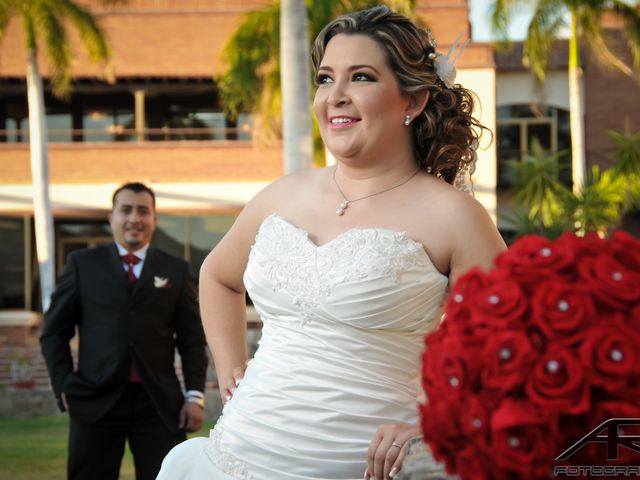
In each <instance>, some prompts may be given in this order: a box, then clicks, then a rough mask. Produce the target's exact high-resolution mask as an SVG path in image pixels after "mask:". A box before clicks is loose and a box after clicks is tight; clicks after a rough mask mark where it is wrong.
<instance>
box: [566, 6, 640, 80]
mask: <svg viewBox="0 0 640 480" xmlns="http://www.w3.org/2000/svg"><path fill="white" fill-rule="evenodd" d="M601 13H602V10H595V9H592V8H582V9H580V10H579V13H578V24H579V25H580V36H581V37H582V39H583V40H585V41H586V42H587V43H588V44H589V46H590V47H591V52H592V53H593V55H594V56H595V58H596V59H597V60H598V61H599V62H600V63H601V64H603V65H606V66H610V67H613V68H615V69H616V70H619V71H620V72H622V73H624V74H625V75H632V73H633V72H632V70H631V68H630V67H629V66H628V65H626V64H625V63H624V62H623V61H621V60H620V59H619V58H618V57H617V56H616V54H615V53H613V52H612V51H611V49H610V48H609V46H608V43H609V42H610V40H609V39H608V38H607V35H606V33H605V32H604V31H603V29H602V27H601V25H600V22H599V17H600V14H601Z"/></svg>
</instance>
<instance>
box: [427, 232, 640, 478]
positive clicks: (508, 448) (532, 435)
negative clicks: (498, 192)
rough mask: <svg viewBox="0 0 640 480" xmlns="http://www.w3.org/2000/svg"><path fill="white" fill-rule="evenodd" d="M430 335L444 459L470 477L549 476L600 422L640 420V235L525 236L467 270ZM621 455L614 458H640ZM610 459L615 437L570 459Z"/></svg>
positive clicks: (434, 433)
mask: <svg viewBox="0 0 640 480" xmlns="http://www.w3.org/2000/svg"><path fill="white" fill-rule="evenodd" d="M425 343H426V351H425V353H424V358H423V371H422V383H423V387H424V391H425V393H426V396H427V401H426V403H425V404H424V405H422V406H421V419H422V430H423V433H424V438H425V441H426V442H427V444H428V445H429V446H430V447H431V450H432V451H433V453H434V456H435V458H436V459H438V460H441V461H444V463H445V465H446V467H447V470H448V471H449V472H450V473H457V474H458V475H459V476H460V477H461V478H462V479H463V480H466V479H512V478H527V479H538V478H552V477H553V468H554V466H555V465H557V464H558V463H557V462H556V461H555V458H556V457H557V456H558V455H560V454H561V453H562V452H563V451H565V450H566V449H567V448H569V447H571V446H572V444H574V443H575V442H576V441H578V440H580V439H581V438H582V437H583V436H584V435H586V434H588V433H589V432H590V431H591V430H592V429H594V428H596V427H597V426H598V425H600V424H601V423H602V422H604V421H605V420H608V419H610V418H613V417H620V418H640V241H638V240H637V239H635V238H633V237H631V236H629V235H627V234H625V233H621V232H618V233H616V234H615V235H614V236H613V238H611V239H609V240H603V239H601V238H599V237H598V236H597V235H595V234H589V235H587V236H585V237H578V236H576V235H574V234H572V233H571V234H569V233H567V234H565V235H563V236H561V237H560V238H559V239H558V240H556V241H555V242H552V241H550V240H548V239H546V238H543V237H539V236H535V235H529V236H526V237H523V238H521V239H519V240H518V241H516V242H515V243H514V244H513V245H512V246H511V248H510V249H509V250H508V251H507V252H504V253H502V254H500V255H499V256H498V257H497V258H496V261H495V268H494V269H493V270H491V271H490V272H488V273H484V272H482V271H481V270H479V269H472V270H470V271H469V272H467V273H466V274H464V275H463V276H462V277H460V279H459V280H458V281H457V283H456V284H455V285H454V286H453V288H452V290H451V294H450V296H449V299H448V301H447V304H446V306H445V316H444V320H443V323H442V325H441V327H440V328H439V329H438V330H436V331H435V332H433V333H431V334H430V335H428V336H427V337H426V339H425ZM632 428H633V427H632ZM634 433H636V434H637V433H638V432H637V430H635V431H634ZM619 453H620V457H619V459H618V460H617V463H614V464H615V465H628V464H632V463H634V464H636V465H637V464H639V462H640V453H637V452H634V451H632V450H630V449H627V448H620V452H619ZM607 462H608V460H607V448H606V444H590V445H588V446H585V447H584V448H581V449H580V450H579V451H578V452H577V453H576V454H575V455H574V456H572V457H571V458H570V459H568V460H567V461H566V462H563V464H564V465H605V464H607Z"/></svg>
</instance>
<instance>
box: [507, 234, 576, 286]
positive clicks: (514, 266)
mask: <svg viewBox="0 0 640 480" xmlns="http://www.w3.org/2000/svg"><path fill="white" fill-rule="evenodd" d="M574 258H575V256H574V253H573V250H572V249H571V248H567V247H565V246H563V245H561V244H554V243H553V242H552V241H551V240H549V239H547V238H544V237H540V236H538V235H527V236H525V237H522V238H520V239H518V240H517V241H516V242H514V244H513V245H511V246H510V247H509V250H507V251H506V252H503V253H501V254H500V255H498V257H496V259H495V265H496V267H497V268H498V269H499V270H504V271H508V272H510V273H511V274H512V275H513V276H515V277H517V278H518V280H519V281H521V282H522V283H524V284H535V283H536V282H538V281H540V280H545V279H546V278H548V277H549V276H552V275H554V274H556V273H557V274H562V273H563V272H564V271H565V270H566V269H568V268H570V267H571V265H572V264H573V263H574Z"/></svg>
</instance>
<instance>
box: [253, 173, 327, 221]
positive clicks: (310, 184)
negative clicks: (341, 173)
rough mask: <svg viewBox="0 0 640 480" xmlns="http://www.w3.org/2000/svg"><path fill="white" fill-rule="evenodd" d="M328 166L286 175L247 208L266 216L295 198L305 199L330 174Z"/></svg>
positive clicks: (268, 187)
mask: <svg viewBox="0 0 640 480" xmlns="http://www.w3.org/2000/svg"><path fill="white" fill-rule="evenodd" d="M328 170H329V169H327V168H314V169H310V170H303V171H299V172H294V173H290V174H288V175H284V176H282V177H280V178H278V179H276V180H274V181H273V182H271V183H270V184H269V185H267V186H266V187H265V188H263V189H262V190H261V191H260V192H258V193H257V194H256V196H255V197H253V199H252V200H251V201H250V202H249V203H248V204H247V205H246V206H245V210H247V211H251V212H254V213H255V214H256V215H257V216H258V217H261V218H264V217H266V216H268V215H270V214H271V213H274V212H277V211H279V209H281V208H282V207H283V206H286V205H287V204H289V203H291V201H292V200H293V199H298V200H299V201H300V200H303V199H304V198H306V197H308V196H309V194H310V193H311V192H313V191H314V190H316V189H318V188H319V187H320V185H321V184H322V181H323V179H324V178H325V177H327V175H329V173H328Z"/></svg>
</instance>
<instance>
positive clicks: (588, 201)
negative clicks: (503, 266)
mask: <svg viewBox="0 0 640 480" xmlns="http://www.w3.org/2000/svg"><path fill="white" fill-rule="evenodd" d="M609 136H610V138H612V139H614V142H615V143H616V147H615V149H614V150H613V152H612V154H611V158H612V160H613V164H612V166H611V168H608V169H606V170H603V171H601V170H600V167H599V166H597V165H596V166H594V167H593V168H592V169H591V171H590V172H589V174H588V175H587V176H586V178H585V181H584V183H583V184H582V185H581V186H580V188H579V189H578V190H575V191H571V190H570V189H569V188H567V187H566V186H565V185H564V184H563V183H562V182H560V180H559V174H560V166H559V163H558V157H559V156H561V155H562V152H558V153H555V154H549V153H547V152H545V151H544V150H543V149H542V148H541V147H540V145H539V143H537V142H536V143H534V145H533V148H532V153H531V154H530V155H528V156H527V157H526V160H525V161H524V162H518V161H510V162H509V163H508V172H509V175H510V176H511V178H512V181H513V183H514V186H515V195H514V201H515V203H516V204H517V205H518V207H519V208H520V209H519V210H517V211H516V213H515V214H513V215H511V216H508V217H506V218H505V219H506V220H507V221H509V222H510V223H511V224H512V225H514V226H515V228H516V236H520V235H525V234H527V233H537V234H540V235H544V236H547V237H549V238H555V237H557V236H558V235H560V234H561V233H562V232H564V231H575V232H578V233H582V234H584V233H585V232H589V231H596V232H599V233H600V234H606V233H608V232H610V231H611V229H612V228H614V227H616V226H617V225H618V223H619V222H620V219H621V217H622V216H623V215H625V214H626V213H628V212H633V211H634V210H636V209H637V208H638V200H639V199H640V134H637V133H635V134H622V133H620V132H616V131H610V132H609Z"/></svg>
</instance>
